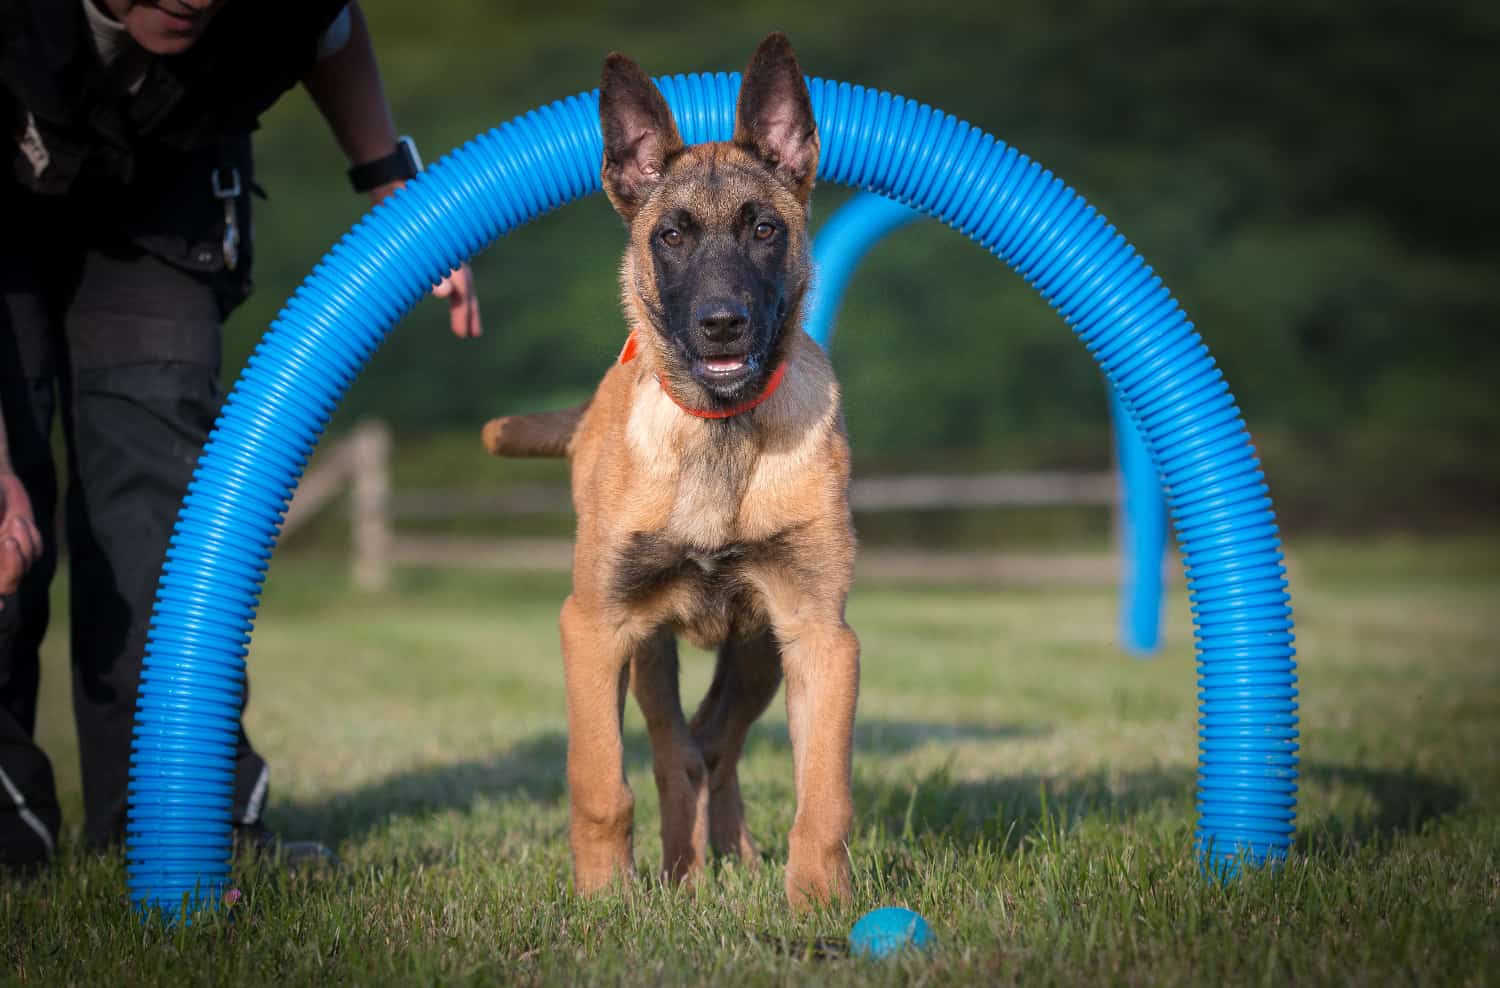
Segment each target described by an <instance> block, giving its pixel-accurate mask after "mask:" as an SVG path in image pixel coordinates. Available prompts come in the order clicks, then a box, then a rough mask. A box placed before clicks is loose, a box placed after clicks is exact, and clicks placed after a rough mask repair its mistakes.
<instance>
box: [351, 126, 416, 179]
mask: <svg viewBox="0 0 1500 988" xmlns="http://www.w3.org/2000/svg"><path fill="white" fill-rule="evenodd" d="M421 170H422V159H421V157H419V156H418V154H417V145H416V142H414V141H413V140H412V139H411V138H410V137H402V138H401V139H400V140H398V141H397V142H396V148H395V150H394V151H392V152H391V153H390V154H388V155H386V156H385V157H384V158H376V159H375V160H374V161H366V162H365V163H364V164H362V165H355V166H354V167H353V168H350V169H349V184H350V185H352V186H354V191H355V192H369V191H370V190H371V189H375V188H379V187H380V186H382V185H386V184H388V183H390V182H402V181H406V180H407V179H411V178H415V177H416V176H417V173H418V172H420V171H421Z"/></svg>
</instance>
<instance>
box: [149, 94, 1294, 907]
mask: <svg viewBox="0 0 1500 988" xmlns="http://www.w3.org/2000/svg"><path fill="white" fill-rule="evenodd" d="M658 82H659V84H660V85H661V88H662V91H663V92H664V93H665V95H666V97H667V100H668V102H669V103H670V104H671V106H672V108H673V111H674V113H675V114H676V116H677V121H678V125H679V128H680V129H681V131H682V134H683V137H684V139H686V140H687V141H688V142H691V143H695V142H700V141H710V140H723V139H726V138H727V137H728V136H729V135H730V133H731V131H732V129H733V118H734V105H735V97H736V95H737V93H738V89H739V76H738V75H737V74H722V73H720V74H715V75H698V76H673V77H670V78H664V79H660V80H658ZM810 86H811V91H812V98H813V107H814V111H815V113H816V114H817V118H818V126H819V132H820V134H821V137H822V146H823V155H822V162H821V165H820V168H819V172H820V175H821V176H822V177H823V178H825V179H827V180H830V181H835V182H842V183H845V184H848V185H854V186H858V187H861V188H866V189H870V190H873V191H877V192H880V193H882V194H885V195H888V196H891V197H893V198H897V199H900V200H902V201H904V202H907V203H909V204H911V205H912V206H914V207H915V208H918V209H921V210H922V211H924V212H927V213H930V214H932V215H934V216H936V217H938V218H939V219H941V220H943V221H944V222H945V223H948V224H949V225H951V226H953V227H954V228H956V229H958V230H960V231H962V232H963V233H965V234H967V235H968V236H970V237H972V238H973V239H975V240H977V241H978V242H979V243H981V244H983V245H984V246H985V247H986V248H987V249H989V250H990V251H992V252H994V253H996V254H998V255H999V256H1000V257H1001V258H1003V259H1005V260H1006V262H1007V263H1009V264H1011V265H1012V266H1013V267H1014V268H1015V269H1016V270H1017V271H1019V272H1020V273H1021V274H1022V275H1023V276H1024V277H1025V278H1026V280H1027V281H1028V282H1030V283H1031V284H1032V285H1034V286H1035V287H1036V288H1037V290H1038V291H1040V292H1041V293H1042V294H1043V296H1044V297H1045V298H1046V299H1047V300H1048V301H1049V302H1051V303H1052V304H1053V305H1054V306H1055V307H1056V308H1057V309H1058V311H1059V312H1060V313H1061V314H1062V315H1063V317H1064V318H1065V319H1066V320H1067V321H1068V323H1069V324H1070V325H1071V326H1072V327H1073V328H1074V330H1075V331H1076V332H1077V333H1078V335H1079V337H1080V338H1081V339H1082V340H1083V341H1084V343H1085V344H1086V345H1087V346H1088V348H1089V349H1090V351H1092V352H1093V353H1094V355H1095V356H1096V357H1097V358H1098V360H1099V362H1100V364H1101V365H1102V366H1103V367H1104V370H1105V373H1106V374H1107V375H1108V376H1109V378H1110V379H1111V380H1112V381H1113V382H1114V383H1115V384H1116V386H1117V387H1119V388H1120V389H1122V391H1123V392H1124V394H1125V395H1126V397H1127V398H1128V399H1129V403H1130V406H1131V407H1132V408H1133V409H1134V411H1135V413H1136V416H1137V420H1138V421H1139V422H1140V423H1141V424H1142V426H1143V431H1144V434H1145V436H1146V438H1147V441H1148V443H1150V445H1151V448H1152V450H1153V452H1154V454H1155V457H1156V460H1157V463H1158V465H1159V466H1160V468H1161V470H1162V474H1163V477H1164V478H1165V481H1166V484H1167V487H1168V489H1169V491H1170V492H1171V506H1172V510H1173V514H1174V518H1175V520H1176V524H1177V531H1178V535H1179V540H1180V543H1181V545H1182V548H1183V552H1184V555H1185V558H1186V565H1187V571H1188V581H1189V585H1190V587H1191V588H1192V599H1193V602H1194V604H1195V607H1194V613H1195V623H1196V626H1197V640H1198V649H1199V656H1198V659H1199V685H1200V688H1201V692H1200V694H1199V697H1200V711H1201V714H1202V717H1201V720H1200V724H1201V732H1200V736H1201V738H1202V742H1201V745H1200V759H1199V789H1198V796H1199V827H1198V844H1199V846H1200V848H1201V849H1202V851H1203V853H1204V854H1205V855H1206V860H1207V861H1208V862H1209V863H1210V864H1211V865H1212V866H1214V867H1216V868H1217V867H1218V866H1219V865H1221V864H1222V863H1225V862H1230V863H1232V862H1233V861H1235V860H1237V857H1238V856H1239V855H1240V854H1242V853H1243V854H1246V855H1248V856H1250V857H1251V858H1253V859H1257V860H1260V859H1265V858H1267V857H1276V856H1280V855H1283V854H1285V852H1286V848H1287V845H1288V843H1289V840H1290V837H1291V831H1292V820H1293V814H1294V808H1295V798H1296V797H1295V792H1296V783H1295V779H1296V743H1295V738H1296V733H1297V728H1296V712H1295V703H1294V699H1293V698H1294V697H1295V695H1296V691H1295V688H1294V686H1293V683H1294V666H1293V660H1292V654H1293V651H1292V634H1291V610H1290V607H1289V606H1288V601H1289V598H1288V595H1287V593H1286V580H1285V571H1284V568H1283V567H1282V565H1281V552H1280V549H1279V543H1278V540H1277V537H1276V527H1275V523H1274V518H1273V515H1272V513H1271V502H1270V499H1269V497H1268V496H1267V491H1266V486H1265V483H1264V481H1263V480H1262V477H1261V472H1260V469H1259V465H1258V463H1257V461H1256V459H1255V456H1254V453H1253V451H1252V449H1251V446H1250V438H1249V435H1248V433H1247V432H1246V431H1245V427H1244V423H1243V422H1242V421H1241V419H1240V415H1239V412H1238V410H1237V409H1236V408H1235V406H1234V401H1233V399H1232V398H1231V397H1230V395H1229V390H1228V388H1227V387H1226V386H1225V384H1224V381H1223V379H1222V377H1221V375H1220V374H1219V372H1218V370H1217V369H1215V367H1214V364H1213V361H1212V360H1211V359H1210V358H1209V356H1208V352H1207V350H1206V349H1205V348H1204V346H1203V344H1202V342H1201V341H1200V340H1199V338H1198V335H1197V333H1195V332H1194V331H1193V328H1192V326H1191V325H1190V324H1189V323H1188V322H1187V319H1186V318H1185V317H1184V315H1183V314H1182V312H1181V311H1180V310H1179V309H1178V307H1177V303H1176V302H1175V301H1173V300H1172V298H1171V296H1170V295H1169V294H1168V293H1167V291H1166V289H1165V288H1164V287H1163V286H1162V284H1161V282H1160V279H1158V278H1156V277H1155V276H1154V275H1153V274H1152V272H1151V269H1150V268H1148V267H1146V265H1145V264H1144V263H1143V262H1142V261H1141V259H1140V258H1139V257H1137V256H1136V254H1135V252H1134V251H1133V250H1132V249H1131V248H1130V247H1129V245H1127V244H1126V243H1125V241H1124V240H1123V238H1121V237H1120V236H1119V235H1118V234H1117V233H1115V231H1114V228H1113V227H1111V226H1109V225H1108V224H1107V223H1106V222H1105V221H1104V219H1103V217H1101V216H1099V215H1098V214H1096V213H1095V212H1094V210H1093V209H1092V208H1090V207H1089V206H1088V205H1087V204H1085V203H1084V202H1083V201H1082V200H1081V199H1080V198H1079V197H1078V196H1077V195H1075V194H1074V193H1073V192H1072V190H1070V189H1067V188H1065V187H1064V186H1063V183H1062V182H1060V181H1058V180H1057V179H1055V178H1054V177H1053V176H1052V175H1051V174H1050V173H1049V172H1047V171H1045V170H1043V169H1042V168H1041V167H1039V166H1038V165H1036V164H1035V163H1033V162H1032V161H1030V160H1029V159H1028V158H1026V157H1025V156H1023V155H1020V154H1018V153H1017V152H1015V151H1014V150H1012V149H1010V148H1008V147H1006V146H1005V145H1004V144H1002V143H1000V142H999V141H996V140H995V139H994V138H992V137H990V136H989V135H987V134H984V133H983V132H981V131H979V130H976V129H974V128H972V127H970V126H969V125H968V124H966V123H963V122H962V121H959V120H955V119H954V118H952V117H950V116H947V115H945V114H943V113H940V112H937V111H935V110H932V109H931V108H929V107H926V106H922V105H920V104H917V103H913V102H910V101H908V100H905V99H903V98H901V97H899V96H892V95H890V94H888V93H880V92H874V91H871V90H866V89H864V88H862V87H858V86H851V85H848V84H846V83H836V82H827V81H823V80H817V79H814V80H810ZM597 108H598V93H597V92H594V93H583V94H580V95H577V96H574V97H571V98H570V99H566V100H563V101H561V102H557V103H552V104H550V105H548V106H545V107H542V108H540V109H537V110H534V111H532V112H530V113H527V114H526V115H524V116H522V117H518V118H517V119H515V120H512V121H511V122H509V123H507V124H504V125H502V126H501V127H499V128H497V129H495V130H492V131H490V132H489V133H487V134H484V135H482V136H480V137H478V138H475V139H474V140H473V141H471V142H469V143H468V144H466V145H464V146H463V147H462V148H460V149H459V150H457V151H454V152H453V153H452V154H450V155H448V156H447V157H445V158H444V159H443V160H442V161H440V162H438V163H437V164H436V165H434V166H433V167H432V168H431V169H429V170H428V171H426V172H424V173H423V174H422V175H421V176H420V177H418V178H417V180H416V181H414V182H412V183H411V184H410V185H409V186H407V188H406V189H405V190H404V191H402V192H401V193H398V194H397V195H396V196H394V197H392V198H391V199H389V200H387V201H386V203H384V204H383V205H382V206H380V207H379V208H377V209H375V210H374V211H373V212H372V213H370V214H369V215H368V216H366V217H365V218H364V219H363V220H362V221H360V223H359V224H358V225H357V226H356V227H355V228H354V229H353V230H352V231H350V233H348V234H347V235H346V236H345V237H344V238H343V239H342V240H340V241H339V243H338V244H337V245H336V246H335V247H334V248H333V250H332V251H331V252H330V253H329V254H328V255H327V257H325V258H324V259H323V261H322V262H321V263H320V264H319V265H318V266H317V268H315V269H314V270H313V273H312V275H311V276H309V278H308V279H307V280H306V281H305V282H303V284H302V286H301V287H300V288H298V290H297V291H296V293H295V294H294V295H293V296H292V298H291V301H290V302H288V304H287V307H286V308H285V309H284V310H283V311H282V313H281V314H280V316H279V317H278V318H277V320H276V321H275V322H274V323H273V324H272V327H271V329H270V331H269V332H268V333H267V334H266V336H265V338H264V339H263V340H262V341H261V343H260V345H259V346H258V347H257V349H256V351H255V354H254V355H253V356H252V357H251V359H250V362H249V364H248V366H247V367H246V369H245V372H244V373H243V374H242V375H241V376H240V379H239V381H238V382H237V383H236V384H235V387H234V390H233V392H232V393H231V394H230V396H229V398H228V400H227V403H226V405H225V407H224V411H223V413H222V414H221V415H220V418H219V421H218V424H217V426H216V428H215V429H214V432H213V433H212V435H211V437H210V440H209V442H208V444H207V445H206V446H205V447H204V450H203V453H202V455H201V457H200V459H199V463H198V468H197V471H196V473H195V475H194V480H193V483H192V484H191V486H190V488H189V493H188V495H187V496H186V497H185V498H184V500H183V508H182V512H181V514H180V515H179V518H178V522H177V528H176V534H175V536H174V538H173V540H172V545H171V548H170V549H169V550H168V552H167V560H166V563H165V564H164V566H163V567H162V580H161V584H160V588H159V590H158V593H157V603H156V608H155V611H154V613H153V619H152V628H151V633H150V636H149V639H148V642H147V647H146V659H145V671H144V674H143V675H142V680H141V690H140V699H139V702H138V705H137V713H136V728H135V739H134V742H133V744H132V758H131V773H130V796H129V804H130V810H129V826H128V862H129V874H130V888H131V895H132V897H133V898H134V900H135V902H136V903H137V904H138V905H139V906H141V907H144V908H149V907H160V908H161V909H162V910H163V911H164V912H166V913H167V914H169V915H175V914H176V913H177V911H178V909H179V908H180V907H181V906H182V905H183V904H184V903H187V904H189V905H196V904H197V903H198V902H200V901H202V902H204V903H206V904H212V903H214V902H216V901H218V897H219V894H220V892H221V890H222V887H223V884H224V881H225V879H226V878H227V875H228V858H229V843H230V825H229V824H230V821H229V805H230V798H231V797H230V789H231V782H232V759H233V754H234V744H235V737H236V724H237V721H238V716H239V701H240V696H241V693H242V688H243V679H244V658H245V653H246V644H247V643H248V642H249V637H250V629H251V626H252V624H253V621H254V617H255V609H256V606H257V603H258V600H259V592H260V586H261V583H262V581H263V579H264V576H265V570H266V565H267V561H268V559H269V557H270V554H271V549H272V546H273V545H274V543H275V541H276V536H277V533H278V531H279V528H280V523H281V517H282V514H283V512H284V511H285V509H286V507H287V505H288V503H289V502H290V499H291V494H292V490H293V487H294V486H295V485H296V482H297V479H298V477H299V476H300V474H301V471H302V468H303V466H304V465H305V464H306V462H307V459H308V457H309V456H310V455H311V453H312V449H313V446H314V445H315V444H316V442H317V440H318V437H319V434H320V433H321V432H322V430H323V428H324V426H325V425H326V423H327V422H328V419H329V417H330V416H331V414H332V413H333V409H334V406H335V405H336V404H337V402H338V400H339V398H340V397H341V396H342V395H343V393H344V391H345V390H346V389H347V388H348V386H349V384H350V382H351V381H353V379H354V376H355V375H356V374H357V373H358V372H359V370H360V368H362V367H363V366H364V364H365V363H366V361H367V360H368V359H369V357H370V355H371V353H373V351H374V350H375V347H376V346H378V345H379V343H380V341H381V340H382V339H383V338H384V336H385V334H386V333H387V332H388V331H389V330H390V328H391V327H392V326H393V325H395V323H396V322H397V321H398V320H399V319H400V318H401V317H402V316H403V315H404V314H405V313H406V312H407V311H408V310H409V309H410V308H411V307H412V306H413V305H414V304H415V303H416V301H417V300H418V299H419V298H421V297H422V295H423V294H425V293H426V291H427V290H428V288H429V287H430V286H431V285H432V284H434V283H435V282H436V281H438V279H439V278H441V277H442V276H443V275H444V274H445V273H447V272H448V271H450V270H451V269H453V268H454V267H456V266H457V265H458V264H460V263H461V262H462V261H463V260H464V259H466V258H468V257H470V256H471V255H473V254H474V253H475V252H477V251H478V250H480V249H481V248H483V247H484V246H485V245H486V244H489V243H490V242H491V241H493V240H494V239H495V238H497V237H499V236H500V235H501V234H503V233H506V232H508V231H509V230H511V229H513V228H515V227H517V226H519V225H521V224H522V223H524V222H526V221H527V220H530V219H532V218H534V217H536V216H539V215H541V214H543V213H545V212H548V211H549V210H552V209H555V208H556V207H558V206H560V205H562V204H563V203H565V202H569V201H571V200H573V199H577V198H579V197H580V196H583V195H586V194H587V193H590V192H594V191H597V190H598V188H599V177H598V173H599V161H600V157H601V155H602V153H603V147H602V142H601V139H600V136H599V123H598V109H597Z"/></svg>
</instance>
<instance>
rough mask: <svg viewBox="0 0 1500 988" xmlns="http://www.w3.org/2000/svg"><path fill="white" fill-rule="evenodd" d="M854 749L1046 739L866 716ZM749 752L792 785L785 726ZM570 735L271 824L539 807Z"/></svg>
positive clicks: (995, 728)
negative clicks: (486, 801) (498, 803)
mask: <svg viewBox="0 0 1500 988" xmlns="http://www.w3.org/2000/svg"><path fill="white" fill-rule="evenodd" d="M854 733H855V739H854V744H855V750H856V752H858V753H859V754H860V755H861V756H865V755H896V754H901V753H903V752H907V751H911V750H913V749H915V748H918V747H921V746H922V745H925V744H930V743H939V744H944V743H946V744H952V743H955V742H959V741H989V742H996V741H1006V740H1012V739H1019V738H1026V737H1035V736H1038V735H1041V734H1045V733H1046V730H1045V729H1044V728H1037V727H1018V726H1014V725H1006V724H994V725H992V724H978V723H956V724H955V723H937V722H926V721H906V720H902V721H892V720H881V719H878V718H866V719H863V720H861V721H859V722H858V724H857V725H856V727H855V731H854ZM748 748H749V751H750V752H751V753H754V752H756V751H763V750H767V749H769V750H772V751H779V752H784V753H785V756H786V761H787V775H786V785H787V788H788V790H790V787H791V740H790V738H789V737H788V735H787V730H786V725H785V724H779V723H778V724H763V725H758V726H757V727H756V728H755V729H754V730H753V731H752V732H751V735H750V743H749V746H748ZM567 755H568V739H567V735H566V734H564V733H563V732H561V731H548V732H545V733H542V734H538V735H536V736H534V737H532V738H528V739H527V740H525V741H523V742H521V743H519V744H517V745H514V746H513V747H511V748H507V749H506V750H504V751H500V752H496V753H495V754H493V755H492V756H490V757H487V758H478V759H471V760H469V761H464V762H458V763H456V764H452V765H439V766H432V767H423V768H416V769H411V770H409V771H405V772H399V773H397V774H395V775H392V776H389V777H388V778H385V779H382V780H380V781H378V782H374V783H371V784H369V785H366V786H364V787H362V788H360V789H356V790H354V791H352V792H347V793H339V794H335V795H330V796H329V797H327V798H326V799H312V800H302V801H285V800H277V799H274V798H273V800H272V808H271V810H270V815H271V817H272V820H271V823H272V824H273V825H274V826H275V827H276V828H277V829H278V830H279V831H281V832H283V833H285V834H287V835H288V836H289V837H299V838H300V837H301V836H303V835H308V836H312V837H316V838H317V839H318V840H321V841H324V842H335V843H337V842H340V841H344V840H347V839H350V838H354V837H359V836H362V835H364V834H367V833H369V832H370V831H372V830H374V829H376V828H378V827H381V826H383V825H384V824H386V823H387V822H389V821H390V820H392V819H393V818H399V817H422V816H430V815H433V814H437V813H442V812H445V811H448V810H454V809H459V810H461V809H466V808H468V807H470V806H472V805H473V804H474V802H475V800H478V799H483V798H484V797H486V796H490V795H497V794H504V795H506V796H520V797H522V798H524V799H528V800H532V801H535V802H539V803H554V802H557V801H559V800H561V799H563V798H565V796H566V788H567V781H566V780H567V775H566V768H567ZM650 758H651V755H650V746H649V744H648V742H647V740H646V736H645V734H644V733H643V732H641V731H627V732H626V733H625V768H626V770H627V771H634V770H636V769H640V768H644V767H646V766H647V765H649V764H650Z"/></svg>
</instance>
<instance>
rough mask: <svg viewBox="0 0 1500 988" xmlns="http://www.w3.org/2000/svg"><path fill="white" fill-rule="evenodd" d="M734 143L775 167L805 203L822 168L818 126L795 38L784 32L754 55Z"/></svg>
mask: <svg viewBox="0 0 1500 988" xmlns="http://www.w3.org/2000/svg"><path fill="white" fill-rule="evenodd" d="M734 143H736V144H738V145H740V146H741V147H743V148H745V149H746V150H748V151H751V152H753V153H754V154H755V155H756V156H757V157H759V158H760V159H761V160H762V161H764V162H765V163H766V164H767V165H769V166H771V168H772V170H773V171H775V173H776V177H777V178H779V179H781V181H782V183H783V184H785V185H786V186H787V188H789V189H791V190H792V192H793V193H794V194H795V195H796V196H797V198H798V199H799V200H801V202H802V203H803V204H804V205H805V204H806V203H807V198H808V196H810V195H812V187H813V177H814V176H815V175H816V174H817V171H818V126H817V123H816V122H815V121H814V120H813V112H812V98H811V97H810V96H808V94H807V81H806V80H805V79H803V78H802V68H801V67H800V66H799V65H798V64H797V53H796V52H794V51H792V43H791V42H790V41H788V40H787V37H786V35H784V34H782V33H780V32H779V31H778V32H777V33H775V34H769V35H767V36H766V40H764V41H762V42H761V43H760V47H759V48H757V49H755V54H754V55H752V56H750V66H749V68H747V69H745V76H744V81H743V82H741V83H740V103H739V108H738V111H737V112H736V114H735V122H734Z"/></svg>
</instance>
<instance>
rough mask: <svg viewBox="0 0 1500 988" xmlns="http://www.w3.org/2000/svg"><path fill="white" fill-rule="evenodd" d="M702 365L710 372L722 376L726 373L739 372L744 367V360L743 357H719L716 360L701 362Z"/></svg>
mask: <svg viewBox="0 0 1500 988" xmlns="http://www.w3.org/2000/svg"><path fill="white" fill-rule="evenodd" d="M703 365H704V366H705V367H707V368H708V369H709V370H711V371H715V372H716V373H720V374H723V373H726V372H728V371H737V370H739V369H740V368H741V367H743V366H745V360H744V358H743V357H721V358H719V359H717V360H705V361H703Z"/></svg>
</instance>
